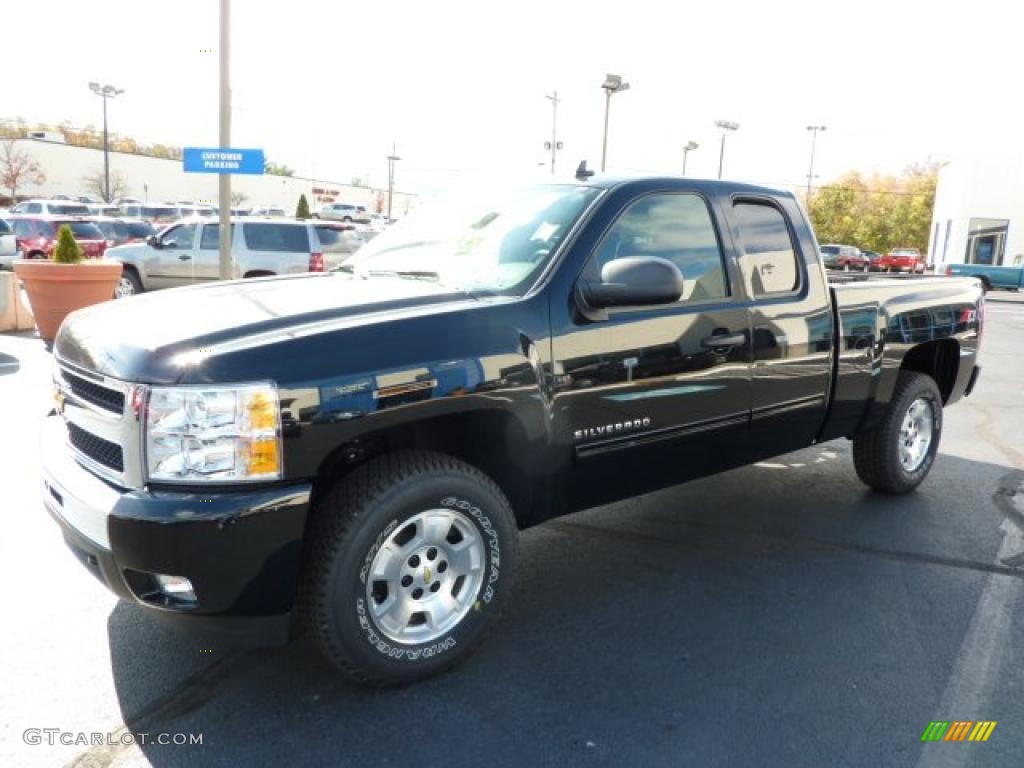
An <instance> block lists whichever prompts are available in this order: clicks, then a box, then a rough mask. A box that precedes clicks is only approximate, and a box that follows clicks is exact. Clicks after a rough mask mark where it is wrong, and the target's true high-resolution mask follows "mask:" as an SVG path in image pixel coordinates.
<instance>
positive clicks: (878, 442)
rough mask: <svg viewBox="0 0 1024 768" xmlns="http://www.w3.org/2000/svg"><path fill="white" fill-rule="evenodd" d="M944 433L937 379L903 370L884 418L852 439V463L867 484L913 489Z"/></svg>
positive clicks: (889, 489) (895, 490) (886, 488)
mask: <svg viewBox="0 0 1024 768" xmlns="http://www.w3.org/2000/svg"><path fill="white" fill-rule="evenodd" d="M941 436H942V395H941V394H940V393H939V388H938V386H937V385H936V384H935V380H934V379H932V378H931V377H930V376H926V375H925V374H923V373H914V372H912V371H903V372H902V373H900V375H899V378H898V379H897V380H896V390H895V392H894V393H893V398H892V401H891V402H890V403H889V410H888V411H887V412H886V414H885V416H884V418H883V419H882V421H881V423H880V424H878V425H877V426H875V427H874V428H873V429H870V430H868V431H866V432H862V433H861V434H858V435H857V436H856V437H854V439H853V465H854V467H855V468H856V470H857V476H858V477H859V478H860V479H861V481H862V482H863V483H865V484H866V485H868V486H870V487H871V488H874V489H875V490H876V491H882V492H883V493H894V494H900V493H909V492H910V491H912V490H914V489H915V488H917V486H918V485H920V484H921V481H923V480H924V479H925V477H927V476H928V472H929V471H930V470H931V468H932V464H933V463H934V461H935V454H936V453H937V452H938V449H939V438H940V437H941Z"/></svg>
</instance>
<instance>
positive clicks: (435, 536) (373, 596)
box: [303, 452, 518, 686]
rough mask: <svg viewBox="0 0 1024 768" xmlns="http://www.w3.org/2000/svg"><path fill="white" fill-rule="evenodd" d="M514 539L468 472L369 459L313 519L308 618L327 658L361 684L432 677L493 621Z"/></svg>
mask: <svg viewBox="0 0 1024 768" xmlns="http://www.w3.org/2000/svg"><path fill="white" fill-rule="evenodd" d="M517 535H518V532H517V528H516V522H515V517H514V515H513V512H512V509H511V507H510V506H509V503H508V501H507V500H506V499H505V496H504V495H503V494H502V492H501V490H500V489H499V488H498V486H497V485H495V483H494V482H493V481H492V480H491V479H490V478H488V477H487V476H486V475H484V474H483V473H482V472H480V471H479V470H477V469H476V468H474V467H472V466H470V465H468V464H465V463H463V462H461V461H458V460H456V459H454V458H451V457H449V456H445V455H442V454H437V453H427V452H411V453H396V454H390V455H385V456H383V457H380V458H378V459H375V460H373V461H371V462H368V463H367V464H365V465H363V466H361V467H359V468H357V469H356V470H355V471H354V472H353V473H352V474H351V475H349V476H347V477H346V478H344V479H343V480H342V481H341V482H339V483H338V484H336V485H335V486H334V487H333V488H331V489H330V490H329V491H328V492H327V493H326V494H325V495H324V497H323V498H322V499H321V501H320V502H318V504H317V508H316V509H315V510H314V512H313V518H312V521H311V530H310V531H309V532H308V534H307V542H308V544H307V547H308V550H307V552H308V556H307V570H306V583H305V590H304V596H303V608H304V612H305V616H306V621H307V623H308V625H309V626H310V628H311V629H312V632H313V635H314V636H315V637H316V639H317V642H318V644H319V646H320V649H321V651H322V652H323V654H324V655H325V656H326V657H327V659H329V660H330V661H331V662H333V663H334V664H335V665H336V666H337V667H338V668H339V669H340V670H341V671H342V672H344V673H345V674H346V675H347V676H348V677H350V678H352V679H354V680H356V681H357V682H359V683H362V684H366V685H378V686H380V685H396V684H402V683H410V682H413V681H415V680H419V679H422V678H425V677H428V676H430V675H434V674H437V673H439V672H442V671H444V670H446V669H448V668H450V667H451V666H453V665H455V664H456V663H458V662H460V661H462V660H463V659H465V658H466V657H467V656H468V655H469V654H470V653H471V652H472V651H473V650H474V649H475V648H476V647H477V646H478V645H479V644H480V642H481V641H482V640H483V639H484V637H485V635H486V634H487V632H488V630H490V629H491V627H493V625H494V624H495V622H496V621H497V620H498V618H499V617H500V615H501V612H502V610H503V608H504V606H505V603H506V602H507V599H508V595H509V593H510V591H511V587H512V569H513V566H514V562H515V557H516V548H517Z"/></svg>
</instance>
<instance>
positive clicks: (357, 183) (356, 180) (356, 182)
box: [349, 176, 366, 187]
mask: <svg viewBox="0 0 1024 768" xmlns="http://www.w3.org/2000/svg"><path fill="white" fill-rule="evenodd" d="M349 186H350V187H365V186H366V182H365V181H364V180H363V179H362V178H360V177H359V176H353V177H352V179H351V181H349Z"/></svg>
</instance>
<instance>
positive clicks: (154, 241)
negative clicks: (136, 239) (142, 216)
mask: <svg viewBox="0 0 1024 768" xmlns="http://www.w3.org/2000/svg"><path fill="white" fill-rule="evenodd" d="M146 245H148V246H149V247H150V248H156V249H158V250H159V248H160V240H159V239H158V238H157V236H156V235H150V236H149V237H147V238H146Z"/></svg>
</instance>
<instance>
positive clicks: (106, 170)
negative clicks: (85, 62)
mask: <svg viewBox="0 0 1024 768" xmlns="http://www.w3.org/2000/svg"><path fill="white" fill-rule="evenodd" d="M89 90H90V91H92V92H93V93H94V94H96V95H97V96H99V97H100V98H101V99H103V199H104V201H105V202H108V203H109V202H110V137H109V134H108V133H107V99H113V98H114V97H116V96H120V95H121V94H122V93H124V89H122V88H115V87H114V86H112V85H100V84H99V83H95V82H93V83H89Z"/></svg>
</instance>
